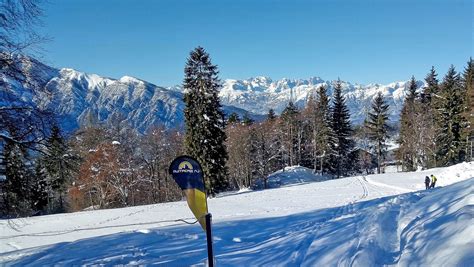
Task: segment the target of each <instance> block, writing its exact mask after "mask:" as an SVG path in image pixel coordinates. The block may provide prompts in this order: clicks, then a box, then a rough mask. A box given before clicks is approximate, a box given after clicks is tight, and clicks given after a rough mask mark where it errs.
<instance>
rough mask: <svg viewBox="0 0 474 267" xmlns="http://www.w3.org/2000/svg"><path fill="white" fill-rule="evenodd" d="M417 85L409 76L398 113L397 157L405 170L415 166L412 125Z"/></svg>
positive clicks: (414, 129) (413, 129) (413, 128)
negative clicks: (400, 109)
mask: <svg viewBox="0 0 474 267" xmlns="http://www.w3.org/2000/svg"><path fill="white" fill-rule="evenodd" d="M416 89H417V85H416V79H415V77H414V76H412V77H411V80H410V83H409V86H408V94H407V95H406V97H405V102H404V103H403V108H402V111H401V113H400V135H399V139H398V143H399V145H400V146H399V148H398V151H397V153H398V157H399V158H400V159H401V160H402V166H403V169H404V170H405V171H414V170H416V167H417V159H416V155H417V151H416V143H415V142H416V140H415V138H414V136H416V132H415V131H416V127H415V125H414V121H415V117H416V113H417V112H416V109H417V108H416V105H417V102H416V98H417V96H418V95H417V92H416Z"/></svg>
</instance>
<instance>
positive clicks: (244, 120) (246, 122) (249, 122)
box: [242, 113, 254, 126]
mask: <svg viewBox="0 0 474 267" xmlns="http://www.w3.org/2000/svg"><path fill="white" fill-rule="evenodd" d="M253 123H254V120H253V119H252V118H250V116H249V114H248V113H245V114H244V117H243V118H242V124H243V125H246V126H249V125H252V124H253Z"/></svg>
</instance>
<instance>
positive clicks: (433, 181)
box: [430, 174, 438, 188]
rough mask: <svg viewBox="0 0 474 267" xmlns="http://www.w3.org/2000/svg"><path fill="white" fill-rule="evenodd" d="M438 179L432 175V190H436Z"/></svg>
mask: <svg viewBox="0 0 474 267" xmlns="http://www.w3.org/2000/svg"><path fill="white" fill-rule="evenodd" d="M437 180H438V179H437V178H436V176H434V175H433V174H432V175H431V185H430V188H434V187H435V185H436V181H437Z"/></svg>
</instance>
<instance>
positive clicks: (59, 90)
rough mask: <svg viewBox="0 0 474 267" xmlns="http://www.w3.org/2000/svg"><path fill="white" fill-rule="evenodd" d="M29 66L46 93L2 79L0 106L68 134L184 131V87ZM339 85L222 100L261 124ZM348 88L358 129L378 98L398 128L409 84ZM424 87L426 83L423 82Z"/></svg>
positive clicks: (244, 85)
mask: <svg viewBox="0 0 474 267" xmlns="http://www.w3.org/2000/svg"><path fill="white" fill-rule="evenodd" d="M25 62H26V63H23V66H22V67H23V69H26V70H27V73H32V74H34V77H35V82H36V84H35V86H34V87H35V88H41V89H39V90H38V89H36V90H33V89H32V86H30V84H31V83H23V84H20V83H18V82H16V81H14V80H13V79H11V78H10V77H8V76H6V75H2V76H0V82H1V83H2V84H6V86H2V87H3V89H4V90H2V91H3V92H1V93H0V105H11V103H13V102H19V103H24V104H28V105H35V106H37V107H39V108H41V109H49V110H51V111H53V112H54V114H56V116H57V118H58V121H59V124H60V125H61V126H62V128H63V129H64V130H65V131H67V132H71V131H74V130H75V129H77V128H78V127H80V126H82V125H91V124H116V123H126V124H128V125H130V126H132V127H133V128H135V129H137V130H138V131H140V132H142V133H143V132H145V131H147V130H148V129H150V128H151V127H154V126H158V125H162V126H165V127H167V128H182V127H183V122H184V115H183V109H184V102H183V90H182V88H181V86H174V87H167V88H165V87H161V86H157V85H154V84H152V83H150V82H147V81H143V80H140V79H137V78H134V77H130V76H124V77H121V78H120V79H113V78H107V77H101V76H99V75H96V74H88V73H84V72H80V71H77V70H74V69H70V68H62V69H56V68H52V67H50V66H48V65H45V64H43V63H41V62H38V61H35V60H27V61H25ZM334 83H335V81H328V80H323V79H321V78H319V77H313V78H309V79H296V80H294V79H281V80H276V81H273V80H272V79H270V78H268V77H255V78H250V79H245V80H234V79H227V80H224V81H223V86H222V89H221V91H220V92H219V96H220V99H221V104H222V105H223V110H224V112H225V113H226V114H230V113H232V112H236V113H237V114H239V115H240V116H243V115H244V114H246V113H247V114H249V115H250V117H252V118H254V119H256V120H261V119H263V118H264V117H265V114H267V113H268V110H269V109H274V110H275V111H276V113H280V112H281V111H282V110H283V109H284V108H285V106H286V105H287V104H288V102H289V101H290V100H291V101H293V102H295V103H296V104H297V105H298V106H299V107H303V106H304V105H305V103H306V101H307V99H308V97H309V96H310V95H311V94H315V92H316V90H317V88H319V87H320V86H323V85H324V86H327V88H328V92H329V93H330V94H332V90H333V86H334ZM342 86H343V95H344V96H345V97H346V103H347V105H348V108H349V110H350V112H351V120H352V121H353V122H354V123H361V122H362V121H363V120H364V118H365V116H366V113H367V112H368V110H369V108H370V102H371V101H372V99H373V97H374V96H375V95H376V94H377V93H378V92H382V93H383V94H384V96H385V97H386V99H387V101H388V103H389V105H390V120H391V121H392V122H396V121H398V117H399V114H400V110H401V107H402V104H403V99H404V96H405V94H406V92H407V86H408V83H407V82H406V81H402V82H394V83H390V84H387V85H382V84H369V85H360V84H357V83H354V84H353V83H350V82H345V81H343V82H342ZM418 86H419V87H421V86H423V83H422V82H418Z"/></svg>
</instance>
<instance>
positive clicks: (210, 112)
mask: <svg viewBox="0 0 474 267" xmlns="http://www.w3.org/2000/svg"><path fill="white" fill-rule="evenodd" d="M184 71H185V77H184V84H183V88H184V89H185V92H186V93H185V94H184V102H185V104H186V107H185V109H184V118H185V125H186V135H185V147H186V152H187V153H188V154H189V155H190V156H193V157H195V158H196V159H197V160H198V161H199V162H200V163H201V165H202V168H203V171H204V176H205V179H206V187H207V190H208V192H209V193H210V194H212V195H214V194H216V193H219V192H222V191H224V190H226V189H227V188H228V187H229V182H228V179H227V173H228V171H227V167H226V161H227V159H228V155H227V150H226V147H225V143H224V142H225V140H226V134H225V132H224V128H225V123H224V114H223V112H222V107H221V104H220V102H219V97H218V91H219V89H220V87H221V83H220V80H219V78H218V76H217V74H218V69H217V66H216V65H213V64H212V63H211V59H210V57H209V54H208V53H207V52H206V51H205V50H204V48H202V47H197V48H196V49H194V50H193V51H191V53H190V55H189V58H188V60H187V63H186V67H185V70H184Z"/></svg>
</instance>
